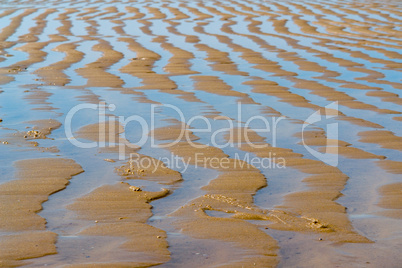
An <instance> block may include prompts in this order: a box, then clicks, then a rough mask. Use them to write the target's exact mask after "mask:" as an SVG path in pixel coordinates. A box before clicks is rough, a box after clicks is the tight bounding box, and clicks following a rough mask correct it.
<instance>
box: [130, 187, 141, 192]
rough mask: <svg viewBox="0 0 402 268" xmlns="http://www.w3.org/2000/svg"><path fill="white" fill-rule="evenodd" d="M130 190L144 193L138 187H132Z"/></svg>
mask: <svg viewBox="0 0 402 268" xmlns="http://www.w3.org/2000/svg"><path fill="white" fill-rule="evenodd" d="M129 189H130V190H132V191H134V192H141V191H142V189H141V188H140V187H137V186H130V187H129Z"/></svg>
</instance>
